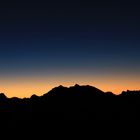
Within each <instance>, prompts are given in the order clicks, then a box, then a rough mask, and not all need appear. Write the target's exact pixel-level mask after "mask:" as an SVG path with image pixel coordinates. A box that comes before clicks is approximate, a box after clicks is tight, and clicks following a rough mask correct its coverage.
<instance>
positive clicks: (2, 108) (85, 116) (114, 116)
mask: <svg viewBox="0 0 140 140" xmlns="http://www.w3.org/2000/svg"><path fill="white" fill-rule="evenodd" d="M139 118H140V91H129V90H128V91H123V92H122V93H121V94H120V95H115V94H113V93H112V92H103V91H102V90H100V89H98V88H96V87H92V86H89V85H86V86H80V85H77V84H76V85H75V86H72V87H69V88H68V87H63V86H59V87H56V88H53V89H52V90H51V91H49V92H48V93H46V94H44V95H42V96H37V95H35V94H34V95H32V96H31V97H30V98H23V99H20V98H17V97H13V98H7V97H6V96H5V95H4V93H1V94H0V119H1V120H3V121H2V122H7V123H8V125H10V126H16V125H19V124H20V125H21V124H22V125H23V126H24V125H25V124H27V123H29V124H36V125H40V124H47V122H49V121H60V120H61V121H63V120H89V121H95V120H133V119H136V120H138V119H139Z"/></svg>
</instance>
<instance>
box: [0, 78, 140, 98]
mask: <svg viewBox="0 0 140 140" xmlns="http://www.w3.org/2000/svg"><path fill="white" fill-rule="evenodd" d="M101 77H102V78H101ZM120 77H121V76H120ZM120 77H118V76H116V77H115V78H114V77H113V76H104V77H103V75H101V76H85V77H84V76H82V77H80V76H79V77H74V76H73V77H72V76H57V77H52V76H50V77H36V78H34V77H22V78H21V77H20V78H14V80H13V79H10V80H9V79H3V80H0V92H1V93H5V95H6V96H7V97H20V98H24V97H30V96H31V95H33V94H36V95H39V96H40V95H43V94H45V93H47V92H48V91H49V90H51V89H52V88H54V87H57V86H59V85H63V86H66V87H69V86H73V85H75V84H79V85H91V86H95V87H97V88H99V89H101V90H103V91H104V92H107V91H111V92H113V93H115V94H120V93H121V92H122V91H124V90H139V89H140V85H139V84H138V83H140V80H139V79H136V78H135V79H132V78H130V77H128V78H120ZM40 79H41V80H40ZM77 79H78V80H77ZM130 79H131V80H130Z"/></svg>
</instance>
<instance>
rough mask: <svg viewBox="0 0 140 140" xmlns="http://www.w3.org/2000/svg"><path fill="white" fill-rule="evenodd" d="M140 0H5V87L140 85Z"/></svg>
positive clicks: (0, 34) (0, 31)
mask: <svg viewBox="0 0 140 140" xmlns="http://www.w3.org/2000/svg"><path fill="white" fill-rule="evenodd" d="M139 7H140V2H138V1H135V0H133V1H130V0H117V1H116V0H112V1H111V0H110V1H105V0H98V1H97V2H93V1H92V2H90V1H88V0H86V1H80V0H79V1H76V0H75V1H74V2H73V1H67V0H65V1H61V0H51V1H49V2H47V1H45V2H44V1H32V2H29V1H28V2H25V1H23V2H22V1H17V2H16V1H15V2H14V1H11V2H5V3H4V2H0V92H4V93H5V94H6V95H7V96H8V97H13V96H18V97H29V96H31V95H32V94H34V93H35V94H37V95H41V94H43V93H46V92H47V91H48V90H50V89H51V88H52V87H55V86H58V85H60V84H61V85H64V86H71V85H74V84H76V83H78V84H86V85H87V84H90V85H93V86H96V87H97V88H100V89H102V90H104V91H112V92H114V93H116V94H118V93H120V92H121V91H122V90H127V89H130V90H131V89H140V85H139V83H140V39H139V38H140V27H139V26H140V8H139Z"/></svg>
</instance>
